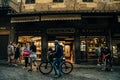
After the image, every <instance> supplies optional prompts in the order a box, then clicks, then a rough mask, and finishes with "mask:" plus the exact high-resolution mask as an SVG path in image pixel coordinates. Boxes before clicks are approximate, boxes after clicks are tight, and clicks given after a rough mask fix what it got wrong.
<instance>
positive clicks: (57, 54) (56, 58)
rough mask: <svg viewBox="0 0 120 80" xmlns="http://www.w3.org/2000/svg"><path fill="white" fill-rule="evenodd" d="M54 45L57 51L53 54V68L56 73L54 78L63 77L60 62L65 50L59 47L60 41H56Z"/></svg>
mask: <svg viewBox="0 0 120 80" xmlns="http://www.w3.org/2000/svg"><path fill="white" fill-rule="evenodd" d="M54 44H55V51H54V52H53V54H54V59H53V68H54V71H55V76H54V77H61V67H60V62H61V60H62V58H63V49H62V47H61V45H59V43H58V40H55V41H54Z"/></svg>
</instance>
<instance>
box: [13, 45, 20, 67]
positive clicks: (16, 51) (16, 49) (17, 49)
mask: <svg viewBox="0 0 120 80" xmlns="http://www.w3.org/2000/svg"><path fill="white" fill-rule="evenodd" d="M19 57H20V44H19V43H18V44H17V45H16V48H15V56H14V60H15V66H17V64H18V58H19Z"/></svg>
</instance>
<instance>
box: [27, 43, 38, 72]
mask: <svg viewBox="0 0 120 80" xmlns="http://www.w3.org/2000/svg"><path fill="white" fill-rule="evenodd" d="M30 51H31V54H30V69H29V70H28V71H32V63H33V64H34V66H37V63H36V58H37V55H36V46H35V45H34V42H31V46H30Z"/></svg>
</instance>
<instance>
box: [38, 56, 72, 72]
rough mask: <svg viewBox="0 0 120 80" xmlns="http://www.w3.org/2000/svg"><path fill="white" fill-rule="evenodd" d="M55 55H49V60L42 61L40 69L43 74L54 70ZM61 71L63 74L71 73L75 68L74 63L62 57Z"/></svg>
mask: <svg viewBox="0 0 120 80" xmlns="http://www.w3.org/2000/svg"><path fill="white" fill-rule="evenodd" d="M52 56H53V55H49V56H48V57H47V61H45V62H41V63H40V65H39V67H38V69H39V71H40V72H41V73H42V74H50V73H51V72H52V70H53V65H52V64H53V59H52ZM60 67H61V72H62V73H63V74H69V73H71V72H72V70H73V64H72V63H70V62H68V61H66V60H65V59H62V61H61V64H60Z"/></svg>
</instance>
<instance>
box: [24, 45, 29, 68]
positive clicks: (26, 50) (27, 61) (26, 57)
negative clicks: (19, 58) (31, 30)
mask: <svg viewBox="0 0 120 80" xmlns="http://www.w3.org/2000/svg"><path fill="white" fill-rule="evenodd" d="M24 52H30V44H29V43H26V45H25V49H24V51H23V56H24V60H25V67H23V68H24V69H27V67H28V64H29V55H24Z"/></svg>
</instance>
